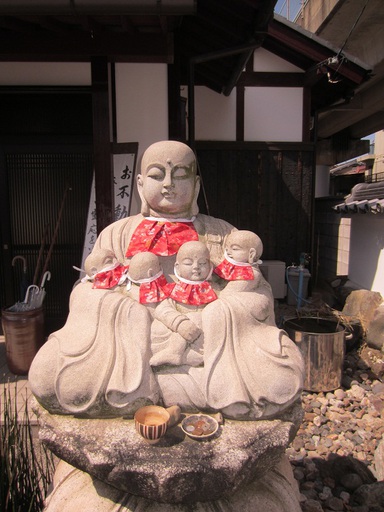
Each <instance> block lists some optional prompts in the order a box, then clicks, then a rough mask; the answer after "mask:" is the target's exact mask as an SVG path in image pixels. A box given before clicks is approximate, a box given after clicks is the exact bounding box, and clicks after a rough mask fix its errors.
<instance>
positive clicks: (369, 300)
mask: <svg viewBox="0 0 384 512" xmlns="http://www.w3.org/2000/svg"><path fill="white" fill-rule="evenodd" d="M382 302H383V298H382V296H381V294H380V293H379V292H371V291H369V290H355V291H353V292H351V293H350V294H349V295H348V298H347V300H346V302H345V305H344V308H343V315H345V316H346V317H351V319H352V320H356V319H357V320H359V321H360V323H361V326H362V328H363V330H364V331H366V330H367V328H368V326H369V324H370V322H371V320H372V318H373V316H374V313H375V310H376V308H377V307H378V306H379V304H381V303H382Z"/></svg>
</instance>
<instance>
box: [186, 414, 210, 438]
mask: <svg viewBox="0 0 384 512" xmlns="http://www.w3.org/2000/svg"><path fill="white" fill-rule="evenodd" d="M218 428H219V423H218V421H217V420H216V419H215V418H212V416H208V415H206V414H192V415H190V416H187V417H186V418H184V419H183V421H182V422H181V429H182V431H183V432H184V433H185V434H187V436H189V437H191V438H192V439H196V440H199V441H201V440H204V439H209V438H211V437H213V436H214V435H215V434H216V432H217V430H218Z"/></svg>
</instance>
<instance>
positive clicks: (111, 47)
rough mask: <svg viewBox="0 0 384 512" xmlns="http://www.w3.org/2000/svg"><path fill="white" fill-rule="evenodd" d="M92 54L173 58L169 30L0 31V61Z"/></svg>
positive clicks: (118, 59)
mask: <svg viewBox="0 0 384 512" xmlns="http://www.w3.org/2000/svg"><path fill="white" fill-rule="evenodd" d="M92 55H98V56H100V57H108V58H109V60H112V61H115V62H142V63H166V64H170V63H172V61H173V36H172V35H171V34H168V35H162V34H145V35H144V34H135V35H131V34H128V33H126V32H124V33H114V34H112V33H111V32H109V33H106V32H101V33H94V32H92V30H90V31H89V32H86V31H82V32H80V31H77V32H74V33H73V34H72V35H71V37H68V35H66V36H61V35H60V34H57V33H46V34H44V35H42V34H36V35H32V34H26V35H25V36H24V37H20V35H19V34H17V35H16V34H11V33H7V34H5V33H2V34H0V59H1V60H3V61H7V60H8V61H15V60H20V61H33V60H40V61H67V60H69V61H76V62H85V61H89V60H90V57H91V56H92Z"/></svg>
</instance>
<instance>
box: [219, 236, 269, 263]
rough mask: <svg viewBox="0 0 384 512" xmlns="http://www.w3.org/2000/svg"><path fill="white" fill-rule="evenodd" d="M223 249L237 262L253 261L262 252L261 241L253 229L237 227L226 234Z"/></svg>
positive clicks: (258, 257) (257, 258)
mask: <svg viewBox="0 0 384 512" xmlns="http://www.w3.org/2000/svg"><path fill="white" fill-rule="evenodd" d="M225 251H226V253H227V255H228V256H229V257H230V258H232V259H233V260H235V261H238V262H239V263H254V262H256V261H258V260H259V259H260V257H261V255H262V254H263V243H262V241H261V240H260V238H259V237H258V236H257V235H256V233H253V231H247V230H245V229H239V230H238V231H233V232H232V233H231V234H230V235H228V237H227V240H226V243H225Z"/></svg>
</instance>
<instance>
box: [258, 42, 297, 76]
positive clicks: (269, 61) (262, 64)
mask: <svg viewBox="0 0 384 512" xmlns="http://www.w3.org/2000/svg"><path fill="white" fill-rule="evenodd" d="M253 69H254V71H262V72H266V71H269V72H272V73H273V72H275V73H276V72H278V71H279V72H281V71H284V72H292V73H299V72H301V73H304V71H303V70H302V69H300V68H298V67H296V66H294V65H293V64H291V63H290V62H288V61H286V60H284V59H281V58H280V57H278V56H277V55H274V54H273V53H271V52H269V51H268V50H265V49H264V48H258V49H257V50H255V52H254V54H253Z"/></svg>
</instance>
